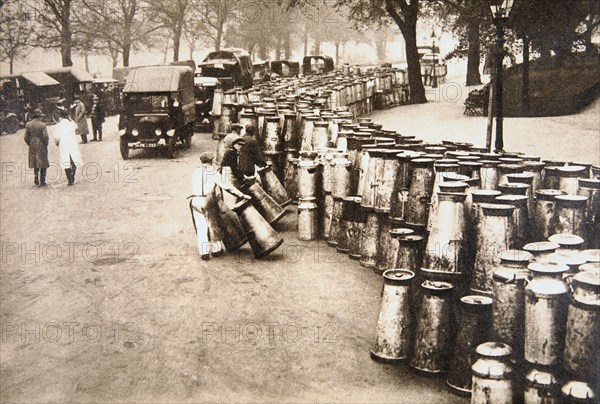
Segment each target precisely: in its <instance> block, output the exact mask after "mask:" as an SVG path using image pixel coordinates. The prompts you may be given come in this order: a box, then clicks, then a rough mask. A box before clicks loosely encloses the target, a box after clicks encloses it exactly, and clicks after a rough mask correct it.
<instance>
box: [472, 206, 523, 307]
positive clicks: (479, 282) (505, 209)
mask: <svg viewBox="0 0 600 404" xmlns="http://www.w3.org/2000/svg"><path fill="white" fill-rule="evenodd" d="M481 209H482V211H483V215H482V217H481V219H480V220H479V223H478V224H477V229H476V232H477V235H476V240H477V245H476V248H477V251H476V252H475V263H474V267H473V278H472V282H471V290H472V291H474V292H475V293H481V294H484V295H491V293H492V275H493V271H494V269H496V268H497V267H498V264H500V253H501V252H502V251H506V250H510V249H511V248H513V244H514V239H515V230H514V223H513V216H512V215H513V211H514V209H515V208H514V206H510V205H492V204H482V205H481Z"/></svg>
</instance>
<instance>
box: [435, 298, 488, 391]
mask: <svg viewBox="0 0 600 404" xmlns="http://www.w3.org/2000/svg"><path fill="white" fill-rule="evenodd" d="M491 314H492V299H491V298H489V297H485V296H464V297H462V298H461V299H460V319H459V321H458V323H457V324H458V333H457V335H456V340H455V341H454V349H453V352H452V359H451V360H450V367H449V368H448V377H447V379H446V383H447V384H448V386H449V387H450V388H451V389H452V390H454V391H456V392H458V393H459V394H471V382H472V379H471V366H472V365H473V363H474V362H475V360H476V353H475V349H476V348H477V347H478V346H479V345H480V344H482V343H484V342H486V341H489V340H490V337H491V329H490V328H491V325H492V324H491V323H492V321H491Z"/></svg>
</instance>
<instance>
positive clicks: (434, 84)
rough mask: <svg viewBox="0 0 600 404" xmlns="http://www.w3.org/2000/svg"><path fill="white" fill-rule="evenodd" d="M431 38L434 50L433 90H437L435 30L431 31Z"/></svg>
mask: <svg viewBox="0 0 600 404" xmlns="http://www.w3.org/2000/svg"><path fill="white" fill-rule="evenodd" d="M431 38H433V46H432V50H433V67H432V69H431V88H437V75H436V73H435V62H436V60H435V59H436V55H435V30H431Z"/></svg>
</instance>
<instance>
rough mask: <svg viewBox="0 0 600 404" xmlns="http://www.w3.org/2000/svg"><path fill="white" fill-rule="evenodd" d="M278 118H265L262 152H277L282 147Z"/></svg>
mask: <svg viewBox="0 0 600 404" xmlns="http://www.w3.org/2000/svg"><path fill="white" fill-rule="evenodd" d="M280 132H281V128H280V127H279V117H278V116H267V117H266V120H265V137H264V144H263V150H264V151H279V150H281V149H282V148H283V147H282V141H281V138H280Z"/></svg>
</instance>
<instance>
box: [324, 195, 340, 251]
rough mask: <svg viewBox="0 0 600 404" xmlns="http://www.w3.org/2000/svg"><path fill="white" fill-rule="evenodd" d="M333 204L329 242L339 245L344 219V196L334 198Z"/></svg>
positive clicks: (332, 244) (331, 244)
mask: <svg viewBox="0 0 600 404" xmlns="http://www.w3.org/2000/svg"><path fill="white" fill-rule="evenodd" d="M332 200H333V205H332V208H331V223H330V224H329V237H327V244H329V245H330V246H334V247H335V246H337V244H338V237H339V233H340V228H341V224H340V221H341V220H342V209H343V200H342V198H333V197H332Z"/></svg>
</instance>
